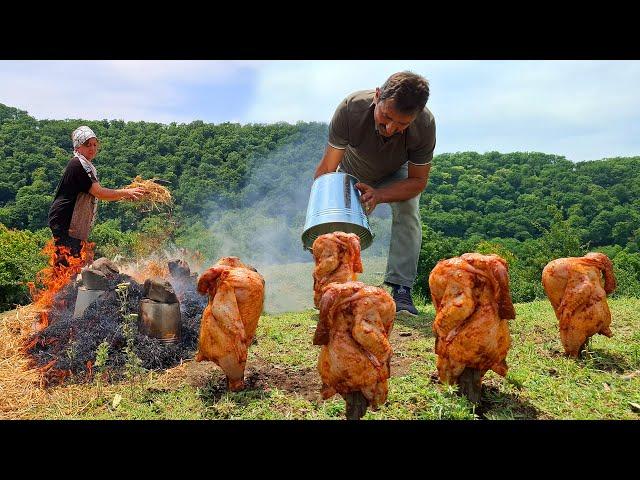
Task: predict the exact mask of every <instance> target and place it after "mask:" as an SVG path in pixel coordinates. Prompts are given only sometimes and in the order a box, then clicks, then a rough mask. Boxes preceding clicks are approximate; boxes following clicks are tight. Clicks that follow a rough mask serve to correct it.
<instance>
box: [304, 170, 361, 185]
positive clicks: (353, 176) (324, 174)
mask: <svg viewBox="0 0 640 480" xmlns="http://www.w3.org/2000/svg"><path fill="white" fill-rule="evenodd" d="M335 174H340V175H346V176H348V177H351V178H353V179H354V180H355V181H356V183H360V180H359V179H358V177H356V176H355V175H351V174H350V173H347V172H327V173H323V174H322V175H318V176H317V177H316V178H315V179H314V182H315V181H316V180H318V179H319V178H322V177H324V176H326V175H335Z"/></svg>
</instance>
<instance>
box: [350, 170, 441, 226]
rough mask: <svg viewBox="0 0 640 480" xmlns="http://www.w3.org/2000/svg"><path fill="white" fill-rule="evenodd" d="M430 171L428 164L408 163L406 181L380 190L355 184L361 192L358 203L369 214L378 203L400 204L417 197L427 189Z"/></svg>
mask: <svg viewBox="0 0 640 480" xmlns="http://www.w3.org/2000/svg"><path fill="white" fill-rule="evenodd" d="M430 170H431V164H430V163H428V164H426V165H414V164H412V163H409V172H408V176H407V179H406V180H398V181H397V182H394V183H392V184H391V185H388V186H386V187H382V188H373V187H371V186H369V185H366V184H364V183H357V184H356V188H357V189H358V190H360V192H362V195H361V196H360V201H361V202H362V204H363V205H364V207H365V210H366V212H367V214H369V213H371V212H372V211H373V209H374V208H376V205H378V204H379V203H389V202H402V201H404V200H409V199H410V198H413V197H415V196H416V195H419V194H420V193H421V192H422V191H423V190H424V189H425V188H426V187H427V182H428V181H429V171H430Z"/></svg>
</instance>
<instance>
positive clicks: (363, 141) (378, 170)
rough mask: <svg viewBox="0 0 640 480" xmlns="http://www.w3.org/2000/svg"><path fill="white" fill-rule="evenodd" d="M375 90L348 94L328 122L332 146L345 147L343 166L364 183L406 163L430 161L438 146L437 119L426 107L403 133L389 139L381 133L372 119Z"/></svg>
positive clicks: (374, 179) (379, 177) (418, 163)
mask: <svg viewBox="0 0 640 480" xmlns="http://www.w3.org/2000/svg"><path fill="white" fill-rule="evenodd" d="M375 93H376V91H375V90H362V91H359V92H355V93H353V94H351V95H349V96H348V97H347V98H345V99H344V100H343V101H342V102H341V103H340V105H338V108H337V109H336V111H335V113H334V114H333V118H332V119H331V123H330V124H329V145H331V146H332V147H334V148H338V149H344V150H345V152H344V158H343V159H342V163H341V164H340V165H341V166H340V168H341V169H342V170H344V171H345V172H347V173H350V174H352V175H354V176H355V177H356V178H358V180H360V181H363V182H376V181H378V180H380V179H382V178H384V177H386V176H388V175H390V174H392V173H394V172H395V171H397V170H398V169H399V168H400V167H401V166H402V165H404V164H405V163H406V162H410V163H412V164H414V165H426V164H429V163H431V160H432V159H433V150H434V148H435V146H436V124H435V120H434V118H433V114H432V113H431V112H430V111H429V109H427V108H426V107H425V108H424V110H423V111H422V112H420V113H419V114H418V116H417V117H416V119H415V120H414V121H413V122H411V124H410V125H409V126H408V127H407V128H406V129H405V130H404V131H403V132H402V133H399V134H396V135H393V136H392V137H390V138H387V139H385V138H384V137H383V136H382V135H380V134H378V133H377V131H376V125H375V121H374V118H373V110H374V108H375V104H374V103H373V98H374V96H375ZM385 140H386V141H385Z"/></svg>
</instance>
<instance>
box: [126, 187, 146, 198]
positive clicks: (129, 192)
mask: <svg viewBox="0 0 640 480" xmlns="http://www.w3.org/2000/svg"><path fill="white" fill-rule="evenodd" d="M122 192H123V193H124V197H123V198H129V199H131V200H139V199H140V198H142V196H143V195H144V194H145V191H144V188H140V187H133V188H123V189H122Z"/></svg>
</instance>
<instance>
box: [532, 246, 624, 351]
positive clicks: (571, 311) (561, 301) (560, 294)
mask: <svg viewBox="0 0 640 480" xmlns="http://www.w3.org/2000/svg"><path fill="white" fill-rule="evenodd" d="M603 275H604V282H603V281H602V276H603ZM603 283H604V285H603ZM542 285H543V287H544V291H545V293H546V294H547V297H548V298H549V300H550V301H551V305H552V306H553V309H554V311H555V313H556V318H557V319H558V321H559V323H560V340H561V341H562V345H563V346H564V350H565V353H566V354H567V355H568V356H570V357H574V358H575V357H577V356H578V355H579V354H580V352H581V351H582V350H583V349H584V347H585V345H586V343H587V341H588V340H589V338H591V336H592V335H595V334H596V333H600V334H601V335H604V336H606V337H610V336H611V329H610V328H609V325H611V312H610V311H609V305H608V304H607V294H608V293H613V291H614V290H615V289H616V277H615V275H614V273H613V264H612V263H611V260H609V257H607V256H606V255H605V254H604V253H588V254H586V255H585V256H584V257H569V258H558V259H556V260H553V261H551V262H549V263H548V264H547V266H546V267H544V270H543V271H542Z"/></svg>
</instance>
